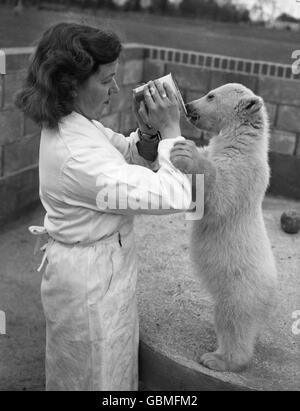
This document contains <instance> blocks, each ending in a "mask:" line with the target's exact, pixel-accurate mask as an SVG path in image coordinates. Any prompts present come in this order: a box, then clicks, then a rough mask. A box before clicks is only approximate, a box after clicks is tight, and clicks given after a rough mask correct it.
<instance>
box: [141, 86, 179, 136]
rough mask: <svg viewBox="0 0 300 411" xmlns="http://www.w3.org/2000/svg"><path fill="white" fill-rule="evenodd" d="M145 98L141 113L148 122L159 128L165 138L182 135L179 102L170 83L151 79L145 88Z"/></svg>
mask: <svg viewBox="0 0 300 411" xmlns="http://www.w3.org/2000/svg"><path fill="white" fill-rule="evenodd" d="M144 100H145V103H141V106H140V110H139V114H140V115H141V117H142V118H143V119H144V121H145V122H146V124H150V125H151V126H152V127H153V128H155V129H157V130H159V131H160V134H161V137H162V138H163V139H166V138H175V137H178V136H180V135H181V130H180V110H179V104H178V101H177V99H176V96H175V94H174V92H173V90H172V89H171V87H170V86H169V85H168V84H166V83H164V84H163V85H162V84H161V83H160V82H159V81H157V80H156V81H154V82H153V81H150V82H149V83H148V85H147V87H145V90H144Z"/></svg>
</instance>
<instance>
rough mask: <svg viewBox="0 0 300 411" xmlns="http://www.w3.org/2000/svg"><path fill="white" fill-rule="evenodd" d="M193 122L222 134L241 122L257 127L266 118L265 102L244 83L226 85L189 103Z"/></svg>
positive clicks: (189, 114) (199, 126)
mask: <svg viewBox="0 0 300 411" xmlns="http://www.w3.org/2000/svg"><path fill="white" fill-rule="evenodd" d="M186 108H187V113H188V117H189V119H190V121H191V122H192V123H193V124H194V125H195V126H196V127H198V128H201V129H205V130H208V131H211V132H213V133H217V134H219V133H220V131H221V130H223V129H228V128H229V129H230V130H232V129H234V128H236V127H239V126H240V125H241V124H245V125H250V126H251V127H254V128H256V129H258V128H261V127H263V125H264V124H265V123H266V121H265V114H266V113H265V109H264V103H263V100H262V98H261V97H258V96H256V95H255V94H254V93H253V92H252V91H251V90H250V89H248V88H247V87H245V86H243V85H242V84H237V83H230V84H225V85H224V86H221V87H219V88H216V89H215V90H212V91H210V92H209V93H208V94H207V95H205V96H204V97H202V98H200V99H199V100H194V101H192V102H191V103H188V104H187V105H186Z"/></svg>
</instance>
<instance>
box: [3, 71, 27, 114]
mask: <svg viewBox="0 0 300 411" xmlns="http://www.w3.org/2000/svg"><path fill="white" fill-rule="evenodd" d="M25 76H26V70H21V71H15V72H13V73H8V74H6V76H5V78H4V107H10V106H13V105H14V96H15V94H16V92H17V91H19V90H20V89H21V87H22V84H23V82H24V79H25Z"/></svg>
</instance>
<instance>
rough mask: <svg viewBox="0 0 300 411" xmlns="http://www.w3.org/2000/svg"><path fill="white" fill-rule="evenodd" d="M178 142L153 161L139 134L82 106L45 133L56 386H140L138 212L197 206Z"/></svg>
mask: <svg viewBox="0 0 300 411" xmlns="http://www.w3.org/2000/svg"><path fill="white" fill-rule="evenodd" d="M182 138H183V137H178V138H177V139H182ZM177 139H168V140H163V141H161V142H160V143H159V147H158V159H157V162H156V163H155V164H150V163H149V162H147V161H146V160H144V159H143V158H142V157H140V156H139V154H138V151H137V148H136V142H137V141H138V134H137V133H132V134H131V135H130V137H128V138H125V137H124V136H123V135H121V134H118V133H114V132H113V131H112V130H110V129H108V128H105V127H104V126H103V125H102V124H101V123H99V122H97V121H90V120H88V119H86V118H85V117H84V116H82V115H80V114H78V113H76V112H73V113H71V114H70V115H68V116H66V117H65V118H63V120H62V121H61V122H60V124H59V128H58V130H54V131H53V130H52V131H51V130H49V129H43V130H42V136H41V145H40V160H39V172H40V198H41V201H42V204H43V206H44V208H45V210H46V216H45V221H44V227H45V230H46V231H47V232H48V234H49V236H50V240H49V242H48V244H47V246H46V252H45V256H46V257H47V261H48V265H47V269H46V271H45V273H44V275H43V279H42V285H41V293H42V303H43V309H44V313H45V318H46V333H47V336H46V337H47V338H46V389H47V390H96V391H97V390H98V391H101V390H110V391H114V390H124V391H127V390H137V388H138V357H137V354H138V341H139V333H138V314H137V306H136V295H135V289H136V278H137V265H136V253H135V245H134V234H133V217H134V215H136V214H139V213H143V214H166V213H172V212H177V211H184V210H187V209H188V208H189V206H190V204H191V185H190V182H189V180H188V178H187V177H186V176H185V175H184V174H182V173H181V172H180V171H179V170H177V169H175V168H174V167H173V165H172V164H171V162H170V160H169V151H170V149H171V147H172V146H173V144H174V141H176V140H177ZM146 167H148V168H146ZM149 167H150V169H149ZM151 168H154V169H155V168H156V169H157V172H154V171H152V170H151ZM116 187H117V190H116ZM115 193H116V194H115ZM116 196H117V199H116V200H117V201H114V198H115V197H116ZM108 198H109V201H107V200H108ZM125 200H128V202H127V203H126V201H125ZM124 201H125V202H124ZM120 204H121V206H120ZM124 204H125V206H124Z"/></svg>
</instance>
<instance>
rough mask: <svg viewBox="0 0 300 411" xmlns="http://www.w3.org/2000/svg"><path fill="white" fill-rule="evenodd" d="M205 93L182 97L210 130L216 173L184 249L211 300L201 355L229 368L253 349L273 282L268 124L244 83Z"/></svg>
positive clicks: (240, 362)
mask: <svg viewBox="0 0 300 411" xmlns="http://www.w3.org/2000/svg"><path fill="white" fill-rule="evenodd" d="M211 93H213V95H214V98H213V99H211V100H209V99H207V96H205V97H203V98H201V99H199V100H197V101H194V102H192V103H190V104H189V112H190V113H191V112H192V113H193V115H194V122H195V124H196V125H197V126H199V127H206V128H209V129H210V130H211V131H215V132H217V133H218V134H217V135H216V136H215V137H213V138H212V140H211V141H210V144H209V147H208V149H207V152H206V158H207V159H208V160H209V161H210V166H212V167H214V169H215V175H216V178H215V180H214V182H213V184H212V185H211V190H210V191H209V193H206V202H205V210H206V211H205V216H204V218H203V219H202V220H201V221H196V222H195V223H194V225H193V230H192V238H191V256H192V261H193V263H194V265H195V272H196V275H197V276H199V277H200V278H201V279H202V280H203V282H204V284H205V286H206V287H207V289H208V290H209V292H210V293H211V294H212V296H213V297H214V300H215V329H216V333H217V338H218V350H217V351H216V352H215V353H208V354H205V355H204V356H203V357H202V358H201V362H202V363H203V364H204V365H205V366H207V367H209V368H212V369H215V370H220V371H225V370H232V371H237V370H240V369H242V368H243V367H244V366H246V365H247V364H248V362H249V361H250V359H251V357H252V355H253V351H254V345H255V340H256V337H257V335H258V333H259V329H260V328H261V326H262V324H263V323H264V322H265V321H266V318H267V315H268V312H269V310H270V307H271V304H272V300H273V296H274V291H275V288H276V266H275V262H274V257H273V254H272V250H271V246H270V241H269V239H268V236H267V232H266V229H265V224H264V219H263V214H262V201H263V198H264V195H265V191H266V189H267V186H268V182H269V166H268V156H267V153H268V139H269V126H268V120H267V114H266V110H265V108H264V105H263V101H262V100H261V99H260V98H259V97H257V96H255V95H254V94H253V93H252V91H250V90H248V89H246V88H245V87H244V86H242V85H240V84H227V85H225V86H223V87H220V88H218V89H216V90H214V91H213V92H211ZM211 93H209V95H210V94H211ZM249 102H250V104H249ZM251 102H252V103H251ZM199 115H200V118H199V117H198V116H199ZM200 160H201V159H200ZM204 173H205V172H204Z"/></svg>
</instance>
